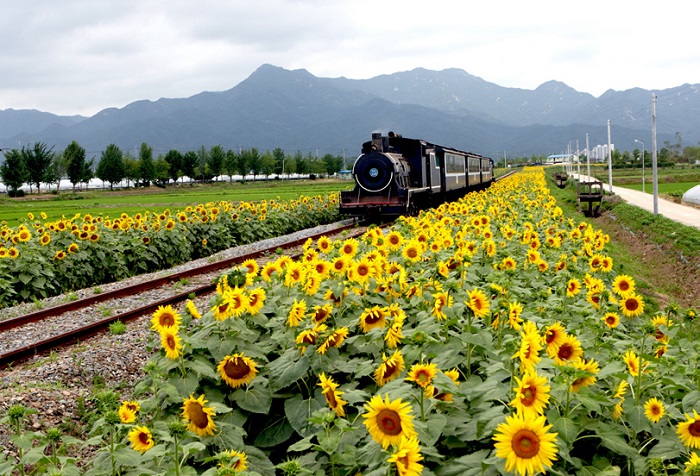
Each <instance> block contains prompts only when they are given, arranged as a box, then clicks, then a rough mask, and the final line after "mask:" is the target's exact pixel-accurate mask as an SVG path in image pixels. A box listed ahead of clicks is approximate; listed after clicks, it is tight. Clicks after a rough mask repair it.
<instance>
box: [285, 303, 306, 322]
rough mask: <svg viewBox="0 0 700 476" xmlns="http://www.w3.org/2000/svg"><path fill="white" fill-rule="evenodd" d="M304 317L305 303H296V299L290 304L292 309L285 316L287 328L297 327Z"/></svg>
mask: <svg viewBox="0 0 700 476" xmlns="http://www.w3.org/2000/svg"><path fill="white" fill-rule="evenodd" d="M305 317H306V301H305V300H304V299H302V300H301V301H297V300H296V298H295V299H294V302H293V303H292V307H291V309H290V310H289V314H288V315H287V325H288V326H289V327H297V326H298V325H299V324H301V321H303V320H304V318H305Z"/></svg>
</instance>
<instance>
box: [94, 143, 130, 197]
mask: <svg viewBox="0 0 700 476" xmlns="http://www.w3.org/2000/svg"><path fill="white" fill-rule="evenodd" d="M95 175H96V176H97V178H99V179H100V180H102V181H103V182H109V188H110V190H112V189H114V184H115V183H119V182H121V181H122V180H124V178H126V171H125V167H124V158H123V156H122V151H121V149H120V148H119V147H117V146H116V144H109V145H108V146H107V148H106V149H105V150H104V151H103V152H102V156H101V158H100V163H99V164H97V170H96V172H95Z"/></svg>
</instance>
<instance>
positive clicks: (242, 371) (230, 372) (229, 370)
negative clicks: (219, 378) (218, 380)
mask: <svg viewBox="0 0 700 476" xmlns="http://www.w3.org/2000/svg"><path fill="white" fill-rule="evenodd" d="M224 372H225V373H226V375H227V376H228V377H229V378H232V379H240V378H243V377H245V376H246V375H248V374H249V373H250V366H248V364H246V363H245V361H244V360H243V359H239V358H235V359H230V360H229V361H228V362H226V365H224Z"/></svg>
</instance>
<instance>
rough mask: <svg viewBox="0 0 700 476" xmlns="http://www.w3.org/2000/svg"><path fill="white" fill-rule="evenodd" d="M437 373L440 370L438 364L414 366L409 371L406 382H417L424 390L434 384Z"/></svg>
mask: <svg viewBox="0 0 700 476" xmlns="http://www.w3.org/2000/svg"><path fill="white" fill-rule="evenodd" d="M437 372H438V369H437V365H436V364H433V363H428V364H413V365H412V366H411V369H410V370H409V371H408V375H407V376H406V380H408V381H409V382H415V383H417V384H418V385H419V386H421V387H423V388H427V387H428V385H430V384H431V383H432V382H433V379H434V378H435V376H436V375H437Z"/></svg>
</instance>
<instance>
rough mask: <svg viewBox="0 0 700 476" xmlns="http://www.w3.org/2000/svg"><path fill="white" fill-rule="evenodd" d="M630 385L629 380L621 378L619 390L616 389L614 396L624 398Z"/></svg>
mask: <svg viewBox="0 0 700 476" xmlns="http://www.w3.org/2000/svg"><path fill="white" fill-rule="evenodd" d="M629 386H630V384H629V383H627V380H620V383H619V384H618V386H617V390H616V391H615V395H614V398H624V397H625V394H626V393H627V389H628V388H629Z"/></svg>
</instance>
